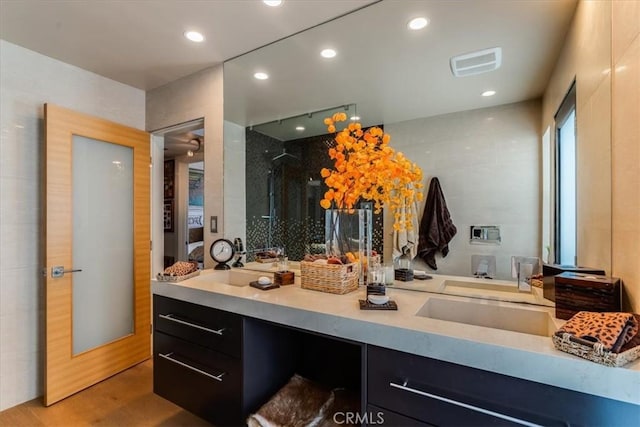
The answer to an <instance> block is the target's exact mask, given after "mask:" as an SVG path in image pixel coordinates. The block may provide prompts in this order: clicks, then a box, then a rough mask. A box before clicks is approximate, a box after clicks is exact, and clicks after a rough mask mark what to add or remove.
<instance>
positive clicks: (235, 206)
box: [224, 120, 247, 249]
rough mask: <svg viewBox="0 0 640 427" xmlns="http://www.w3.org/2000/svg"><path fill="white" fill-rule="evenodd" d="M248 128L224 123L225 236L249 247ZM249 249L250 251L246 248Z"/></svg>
mask: <svg viewBox="0 0 640 427" xmlns="http://www.w3.org/2000/svg"><path fill="white" fill-rule="evenodd" d="M245 135H246V133H245V128H244V127H242V126H239V125H237V124H235V123H231V122H228V121H226V120H225V122H224V184H225V185H224V218H225V219H224V234H225V236H226V237H227V238H228V239H230V240H231V241H233V239H234V238H236V237H240V238H241V239H242V242H243V243H244V244H245V245H246V244H247V203H246V200H245V195H246V174H245V163H246V160H245V159H246V138H245ZM245 249H246V247H245Z"/></svg>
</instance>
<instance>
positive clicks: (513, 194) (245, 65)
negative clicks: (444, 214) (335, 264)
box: [224, 0, 577, 279]
mask: <svg viewBox="0 0 640 427" xmlns="http://www.w3.org/2000/svg"><path fill="white" fill-rule="evenodd" d="M576 4H577V2H576V1H575V0H558V1H492V0H486V1H485V0H480V1H477V0H472V1H454V2H450V1H410V0H406V1H389V0H385V1H380V2H374V3H372V4H371V5H369V6H367V7H365V8H363V9H360V10H358V11H356V12H353V13H351V14H348V15H346V16H343V17H340V18H338V19H336V20H333V21H330V22H327V23H325V24H323V25H321V26H318V27H314V28H312V29H310V30H307V31H304V32H302V33H299V34H297V35H295V36H293V37H290V38H287V39H284V40H281V41H279V42H277V43H273V44H270V45H268V46H265V47H263V48H261V49H258V50H255V51H252V52H250V53H248V54H246V55H243V56H240V57H237V58H234V59H232V60H230V61H228V62H226V63H225V65H224V94H225V101H224V105H225V129H227V128H233V129H234V135H235V137H234V138H235V142H236V143H237V142H238V135H240V134H242V135H243V136H244V140H243V141H242V143H244V144H245V148H246V162H245V170H244V175H245V176H244V177H245V178H246V206H247V215H246V236H245V237H246V241H247V250H248V251H251V250H252V249H258V248H255V247H252V245H256V246H262V245H269V244H273V240H272V239H273V231H271V232H269V227H272V228H273V227H274V226H275V225H274V223H273V218H272V217H273V216H274V215H277V214H278V213H277V212H275V213H274V210H273V209H274V206H275V205H276V204H277V203H280V205H281V206H284V205H285V204H286V203H285V202H286V200H287V199H290V200H299V199H296V197H298V198H299V197H304V198H306V199H307V200H308V201H314V200H315V199H316V198H317V197H318V194H321V192H322V191H323V190H322V188H323V187H322V186H323V185H324V184H323V183H322V181H321V179H320V177H319V171H320V168H319V167H318V164H319V163H318V161H316V162H314V161H307V160H305V159H327V160H328V158H327V154H326V144H324V145H323V143H324V142H325V141H327V140H330V139H331V138H332V136H331V135H327V134H326V133H324V131H323V129H324V126H323V124H322V119H323V118H324V117H326V113H327V111H328V110H329V111H333V109H340V108H343V109H345V110H347V113H348V115H349V116H350V117H351V115H353V116H358V117H359V121H360V122H361V123H362V124H363V126H371V125H381V126H383V127H384V130H385V132H387V133H389V134H390V135H391V145H392V146H393V147H394V148H395V149H396V150H398V151H402V152H404V153H405V155H406V156H407V157H409V158H410V159H411V160H413V161H415V162H416V163H418V164H419V165H420V166H421V167H422V169H423V172H424V175H425V184H428V183H429V180H430V179H431V178H433V177H438V179H439V181H440V183H441V186H442V190H443V193H444V196H445V199H446V203H447V206H448V208H449V211H450V213H451V216H452V218H453V221H454V223H455V225H456V227H457V229H458V232H457V234H456V236H455V237H454V239H453V240H452V241H451V243H450V245H449V246H450V253H449V255H448V256H447V257H445V258H440V257H438V258H437V260H436V261H437V265H438V269H437V271H436V272H437V273H443V274H455V275H463V276H468V275H472V274H473V266H472V259H482V257H495V263H496V271H495V274H494V277H495V278H502V279H510V278H511V265H510V262H511V261H510V260H511V257H512V256H537V257H541V258H542V259H543V260H544V261H547V259H548V255H549V253H548V252H547V251H546V250H545V246H544V242H546V240H547V239H545V238H544V236H543V214H542V204H543V195H542V194H543V181H544V180H543V176H542V175H543V150H542V149H541V147H542V140H543V138H544V134H545V130H544V129H543V125H542V115H543V111H542V110H543V106H542V96H543V94H544V93H545V90H546V89H547V87H548V85H549V79H550V76H551V74H552V71H553V68H554V66H555V64H556V63H557V61H558V57H559V54H560V52H561V49H562V46H563V44H564V42H565V36H566V35H567V32H568V31H569V28H570V25H571V20H572V17H573V15H574V12H575V9H576ZM419 16H424V17H426V18H427V19H428V25H427V26H426V27H424V28H422V29H419V30H410V29H409V28H408V26H407V24H408V22H409V21H410V20H411V19H412V18H415V17H419ZM328 48H331V49H334V50H335V51H336V55H335V56H334V57H332V58H324V57H322V56H321V51H323V50H324V49H328ZM495 48H499V49H497V50H495ZM478 52H479V54H478V55H475V56H474V55H470V56H469V57H465V56H464V55H467V54H474V53H478ZM459 55H462V57H461V58H458V60H453V59H452V58H454V57H456V56H459ZM258 72H260V73H266V74H267V75H268V78H267V79H256V78H254V74H255V73H258ZM476 72H478V73H476ZM456 74H457V75H456ZM568 89H569V87H567V88H566V90H568ZM487 91H495V93H494V94H493V95H492V96H483V93H484V95H489V93H485V92H487ZM296 128H297V129H296ZM303 128H304V129H303ZM226 135H227V133H225V144H227V141H226V139H227V137H226ZM226 147H227V146H226V145H225V149H226ZM310 147H315V148H313V149H311V148H310ZM305 150H306V151H307V153H306V154H305ZM303 158H304V159H303ZM233 173H234V174H238V173H239V172H238V171H237V170H234V171H233ZM275 174H280V175H278V176H277V177H276V176H275ZM227 179H228V178H227V176H226V175H225V181H227ZM427 187H428V185H425V191H426V188H427ZM303 190H304V191H303ZM425 196H426V194H425ZM290 205H291V208H290V209H293V210H289V211H287V213H286V214H281V216H282V217H286V216H287V215H288V216H289V217H294V216H296V215H298V216H300V217H304V218H302V219H310V220H313V221H316V220H319V221H321V219H322V215H321V214H320V213H319V211H317V206H315V207H314V208H313V209H311V210H306V211H304V212H299V211H297V212H296V211H295V209H298V208H300V206H302V205H301V204H296V203H291V204H290ZM256 206H258V207H256ZM304 206H311V205H308V204H307V205H304ZM423 208H424V206H419V210H420V209H423ZM282 209H285V210H286V209H288V208H285V207H282ZM420 214H421V212H420ZM320 225H322V224H320ZM478 226H487V227H490V229H491V230H493V231H492V233H493V234H492V237H493V238H492V239H488V240H487V241H478V239H474V238H473V237H474V236H473V232H472V230H473V227H478ZM495 230H498V231H497V232H498V233H499V239H496V238H495V237H496V235H495ZM378 231H379V233H380V239H382V240H383V241H384V254H385V257H387V260H388V257H389V256H390V254H391V249H392V247H393V241H392V239H391V231H390V230H389V227H385V228H384V229H383V228H382V227H381V226H380V227H379V228H378ZM269 233H271V234H269ZM229 237H230V236H229ZM287 239H289V240H287V242H286V243H285V245H287V246H289V245H290V246H291V247H292V248H293V246H294V245H295V244H296V242H298V243H299V242H300V241H301V239H302V240H303V243H305V244H308V245H310V244H312V243H313V242H312V240H311V239H310V237H309V236H305V237H304V238H302V237H301V235H300V234H296V233H295V232H293V233H292V232H291V230H289V231H287ZM308 247H310V246H308ZM292 252H293V251H292ZM474 256H475V257H474ZM478 256H479V257H478ZM417 261H418V262H417V263H416V268H424V264H422V263H420V262H419V260H417ZM424 269H426V270H428V271H432V270H429V269H427V268H424Z"/></svg>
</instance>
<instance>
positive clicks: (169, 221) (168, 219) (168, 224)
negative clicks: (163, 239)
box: [163, 200, 173, 232]
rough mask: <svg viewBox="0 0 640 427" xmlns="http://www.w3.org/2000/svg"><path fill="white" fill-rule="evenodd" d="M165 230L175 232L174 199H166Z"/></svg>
mask: <svg viewBox="0 0 640 427" xmlns="http://www.w3.org/2000/svg"><path fill="white" fill-rule="evenodd" d="M163 221H164V231H168V232H173V200H165V201H164V215H163Z"/></svg>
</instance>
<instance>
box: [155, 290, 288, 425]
mask: <svg viewBox="0 0 640 427" xmlns="http://www.w3.org/2000/svg"><path fill="white" fill-rule="evenodd" d="M153 304H154V334H153V346H154V350H153V363H154V369H153V391H154V392H155V393H156V394H158V395H160V396H162V397H164V398H166V399H168V400H170V401H172V402H174V403H176V404H177V405H179V406H181V407H182V408H184V409H186V410H188V411H190V412H193V413H194V414H196V415H198V416H200V417H202V418H204V419H206V420H208V421H210V422H212V423H213V424H215V425H218V426H236V425H244V424H245V419H246V417H247V416H248V415H249V414H251V413H252V412H253V411H256V410H257V409H258V408H259V407H260V406H261V405H262V404H263V403H264V402H266V401H267V400H268V399H269V397H270V396H272V395H273V394H274V393H275V392H276V391H278V389H279V388H280V387H282V386H283V385H284V384H285V383H286V382H287V381H288V379H289V378H290V377H291V375H293V373H294V372H293V370H294V363H293V362H292V359H293V357H294V355H292V354H291V352H290V351H288V350H289V348H290V344H289V343H290V342H292V340H293V338H292V337H291V334H292V332H291V331H289V330H287V329H284V328H277V327H273V326H272V325H269V324H267V323H264V322H260V321H256V320H254V319H248V318H244V317H242V316H239V315H237V314H233V313H228V312H225V311H221V310H216V309H212V308H208V307H204V306H200V305H196V304H191V303H187V302H184V301H179V300H175V299H171V298H166V297H163V296H159V295H154V297H153Z"/></svg>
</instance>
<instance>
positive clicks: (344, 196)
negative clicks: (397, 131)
mask: <svg viewBox="0 0 640 427" xmlns="http://www.w3.org/2000/svg"><path fill="white" fill-rule="evenodd" d="M345 120H347V115H346V114H345V113H335V114H334V115H333V116H332V117H330V118H326V119H325V120H324V123H325V124H326V125H327V130H328V131H329V132H331V133H333V132H335V131H336V128H335V122H341V121H345ZM390 140H391V136H390V135H389V134H386V133H384V132H383V131H382V129H380V128H378V127H372V128H369V129H367V130H366V131H363V130H362V125H361V124H360V123H350V124H349V125H348V126H346V127H345V128H344V129H342V130H341V131H339V132H338V133H337V134H336V136H335V142H336V144H335V146H334V147H332V148H330V149H329V152H328V153H329V157H330V158H331V159H332V160H334V169H332V170H330V169H327V168H323V169H322V170H321V171H320V175H321V176H322V177H323V178H324V180H325V184H327V186H328V187H329V191H327V192H326V193H325V196H324V198H323V199H322V200H321V201H320V205H321V206H322V207H323V208H325V209H329V208H330V207H331V206H332V205H334V206H335V207H338V208H346V209H353V207H354V205H355V204H357V203H358V202H359V201H360V200H367V201H372V202H373V205H374V209H375V211H376V213H379V212H380V211H381V209H382V208H383V207H384V206H387V207H389V208H390V209H391V211H392V212H393V213H395V214H396V215H395V216H394V218H395V223H394V228H395V229H398V230H402V229H407V228H409V227H411V218H410V217H407V216H406V215H404V216H402V215H400V214H399V213H398V209H400V208H402V207H403V206H406V205H408V204H410V203H413V202H414V201H419V200H421V199H422V192H420V191H418V190H419V189H421V188H422V182H421V181H422V170H421V169H420V168H419V167H418V165H417V164H415V163H412V162H410V161H409V160H408V159H407V158H406V157H405V156H404V154H402V153H400V152H396V151H395V150H394V149H393V148H391V147H390V146H389V141H390Z"/></svg>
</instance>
